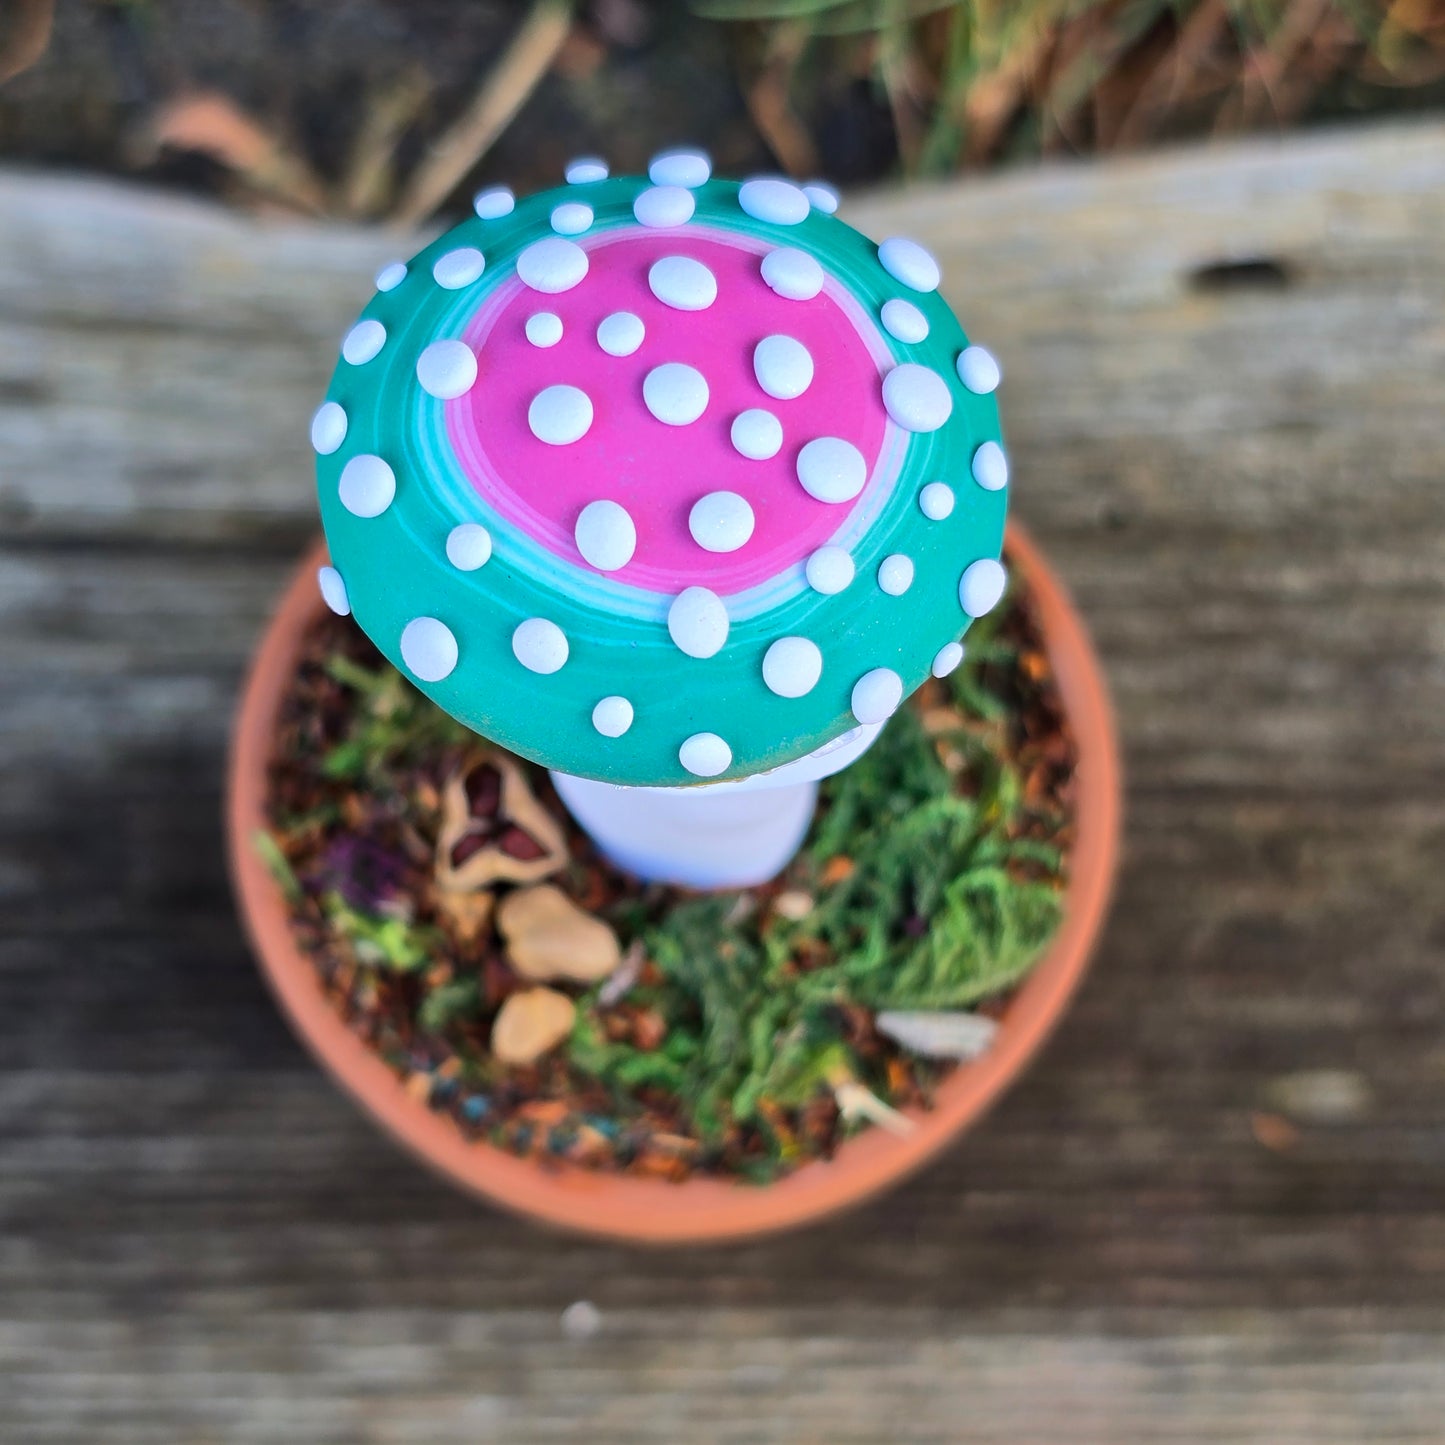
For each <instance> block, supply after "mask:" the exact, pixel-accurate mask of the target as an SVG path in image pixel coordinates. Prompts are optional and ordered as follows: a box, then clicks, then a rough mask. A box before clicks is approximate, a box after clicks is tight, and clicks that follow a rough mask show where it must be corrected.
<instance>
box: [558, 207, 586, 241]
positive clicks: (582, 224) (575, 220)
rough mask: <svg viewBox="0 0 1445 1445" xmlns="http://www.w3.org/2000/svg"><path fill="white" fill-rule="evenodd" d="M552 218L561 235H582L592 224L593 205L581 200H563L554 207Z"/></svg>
mask: <svg viewBox="0 0 1445 1445" xmlns="http://www.w3.org/2000/svg"><path fill="white" fill-rule="evenodd" d="M551 219H552V229H553V230H554V231H556V233H557V234H558V235H559V236H580V235H581V234H582V232H583V231H585V230H586V229H587V228H588V226H590V225H591V224H592V207H591V206H588V205H584V204H583V203H582V202H581V201H563V202H562V204H561V205H560V206H553V207H552V218H551Z"/></svg>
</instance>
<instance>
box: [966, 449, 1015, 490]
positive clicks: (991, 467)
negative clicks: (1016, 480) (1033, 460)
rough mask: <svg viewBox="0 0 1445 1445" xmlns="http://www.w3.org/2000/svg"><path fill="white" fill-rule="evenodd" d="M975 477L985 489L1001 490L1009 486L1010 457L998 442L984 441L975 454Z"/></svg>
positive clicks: (973, 467) (973, 470) (973, 466)
mask: <svg viewBox="0 0 1445 1445" xmlns="http://www.w3.org/2000/svg"><path fill="white" fill-rule="evenodd" d="M971 470H972V472H973V479H974V481H976V482H977V483H978V484H979V486H981V487H982V488H983V489H984V490H985V491H989V492H1001V491H1002V490H1003V489H1004V488H1005V487H1006V486H1008V457H1006V456H1005V455H1004V449H1003V448H1002V447H1001V446H999V444H998V443H997V442H982V443H980V444H979V448H978V450H977V451H976V452H974V454H973V465H972V468H971Z"/></svg>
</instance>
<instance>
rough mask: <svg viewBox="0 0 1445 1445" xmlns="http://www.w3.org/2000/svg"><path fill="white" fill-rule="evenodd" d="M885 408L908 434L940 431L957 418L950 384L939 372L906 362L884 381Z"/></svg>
mask: <svg viewBox="0 0 1445 1445" xmlns="http://www.w3.org/2000/svg"><path fill="white" fill-rule="evenodd" d="M883 405H884V406H885V407H886V408H887V410H888V415H889V416H891V417H892V418H893V420H894V421H896V422H897V423H898V425H899V426H901V427H903V428H904V429H905V430H906V431H913V432H930V431H937V430H938V429H939V427H941V426H942V425H943V424H944V422H946V421H947V420H948V418H949V417H950V416H951V415H952V414H953V397H952V395H951V394H950V392H949V390H948V383H947V382H946V381H945V380H944V379H943V378H942V377H941V376H940V375H939V374H938V373H937V372H936V371H930V370H929V369H928V368H927V367H926V366H919V365H918V364H917V363H916V362H913V361H905V362H904V363H903V364H902V366H895V367H894V368H893V370H892V371H890V372H889V373H888V375H887V376H885V377H884V378H883Z"/></svg>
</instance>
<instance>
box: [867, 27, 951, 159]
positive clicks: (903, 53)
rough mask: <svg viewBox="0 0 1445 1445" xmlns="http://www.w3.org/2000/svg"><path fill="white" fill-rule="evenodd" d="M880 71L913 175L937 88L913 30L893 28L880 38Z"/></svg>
mask: <svg viewBox="0 0 1445 1445" xmlns="http://www.w3.org/2000/svg"><path fill="white" fill-rule="evenodd" d="M878 69H879V73H880V74H881V76H882V78H883V89H884V91H885V92H886V93H887V96H888V108H889V110H890V112H891V113H892V116H893V132H894V135H895V137H896V138H897V143H898V154H899V156H900V158H901V159H902V161H903V169H904V171H905V173H907V174H909V175H912V174H913V173H914V172H915V171H916V170H917V169H918V162H919V157H920V156H921V155H922V153H923V146H924V142H925V141H926V140H927V138H928V112H929V110H930V108H931V105H932V103H933V101H934V100H935V98H936V94H937V87H936V86H935V85H934V84H933V81H932V77H931V76H929V74H928V72H927V70H926V69H925V68H924V66H923V64H922V62H921V60H920V59H919V55H918V50H917V48H916V47H915V45H914V43H913V31H912V28H911V27H909V26H906V25H897V26H892V27H890V28H889V29H888V30H887V31H885V32H884V34H883V35H882V36H881V37H880V44H879V56H878Z"/></svg>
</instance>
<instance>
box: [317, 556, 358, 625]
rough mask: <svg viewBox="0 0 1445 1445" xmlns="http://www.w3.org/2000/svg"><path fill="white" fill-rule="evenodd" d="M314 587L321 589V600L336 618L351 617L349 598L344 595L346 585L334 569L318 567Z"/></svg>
mask: <svg viewBox="0 0 1445 1445" xmlns="http://www.w3.org/2000/svg"><path fill="white" fill-rule="evenodd" d="M316 585H317V586H318V587H319V588H320V589H321V600H322V601H323V602H325V603H326V605H327V606H328V607H329V608H330V609H331V610H332V611H333V612H334V613H335V614H336V615H337V616H338V617H350V616H351V598H350V597H348V596H347V595H346V583H345V582H343V581H342V580H341V573H340V572H338V571H337V570H336V568H335V567H318V568H317V569H316Z"/></svg>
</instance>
